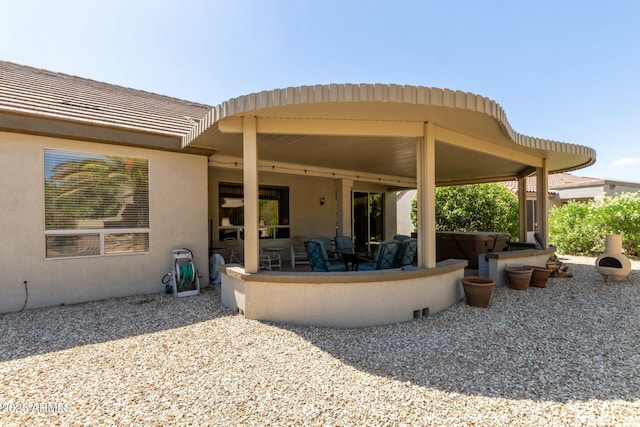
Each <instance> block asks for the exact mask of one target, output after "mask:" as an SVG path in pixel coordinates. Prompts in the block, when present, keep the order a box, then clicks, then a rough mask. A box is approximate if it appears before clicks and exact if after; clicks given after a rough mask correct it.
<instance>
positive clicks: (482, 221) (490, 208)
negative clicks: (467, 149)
mask: <svg viewBox="0 0 640 427" xmlns="http://www.w3.org/2000/svg"><path fill="white" fill-rule="evenodd" d="M435 209H436V230H437V231H493V232H501V233H509V234H510V235H511V237H513V238H517V237H518V236H519V231H518V199H517V197H516V196H515V194H513V193H512V192H511V191H509V189H507V187H505V186H504V185H502V184H473V185H460V186H450V187H438V188H436V200H435ZM417 212H418V200H417V197H416V198H414V199H413V202H412V208H411V220H412V222H413V226H414V228H416V229H417V224H418V220H417V216H418V215H417Z"/></svg>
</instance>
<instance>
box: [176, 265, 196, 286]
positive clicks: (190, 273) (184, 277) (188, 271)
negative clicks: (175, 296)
mask: <svg viewBox="0 0 640 427" xmlns="http://www.w3.org/2000/svg"><path fill="white" fill-rule="evenodd" d="M176 264H177V262H176ZM176 267H178V266H177V265H176ZM195 273H196V269H195V268H194V266H193V263H192V262H188V263H186V264H183V265H181V266H179V267H178V268H176V275H177V276H178V277H176V282H178V281H179V282H180V284H179V285H178V289H182V286H184V284H185V283H191V282H193V280H194V279H195V278H196V274H195Z"/></svg>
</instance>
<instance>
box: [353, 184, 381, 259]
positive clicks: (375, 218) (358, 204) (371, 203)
mask: <svg viewBox="0 0 640 427" xmlns="http://www.w3.org/2000/svg"><path fill="white" fill-rule="evenodd" d="M351 207H352V218H353V236H354V240H355V246H356V249H358V250H366V251H370V250H372V249H375V248H372V247H371V246H372V245H373V246H377V244H378V243H380V242H381V241H382V238H383V236H384V229H383V227H384V194H383V193H368V192H358V191H354V192H353V200H352V204H351Z"/></svg>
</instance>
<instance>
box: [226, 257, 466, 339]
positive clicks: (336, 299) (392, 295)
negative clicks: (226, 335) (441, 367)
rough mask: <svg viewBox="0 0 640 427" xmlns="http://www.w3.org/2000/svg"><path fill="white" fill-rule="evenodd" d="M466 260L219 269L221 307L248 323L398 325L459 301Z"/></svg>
mask: <svg viewBox="0 0 640 427" xmlns="http://www.w3.org/2000/svg"><path fill="white" fill-rule="evenodd" d="M466 265H467V263H466V261H460V260H447V261H444V262H442V263H439V264H438V267H437V268H433V269H414V270H411V271H402V270H400V269H393V270H380V271H366V272H335V273H303V274H296V275H286V274H280V273H261V274H254V275H252V274H246V273H245V271H244V269H243V268H241V267H239V266H228V267H224V268H221V271H222V285H221V291H222V292H221V293H222V295H221V299H222V303H223V304H224V305H225V306H226V307H228V308H230V309H231V310H233V311H237V312H240V313H242V314H244V316H245V317H246V318H248V319H258V320H268V321H273V322H278V323H287V324H295V325H313V326H328V327H345V328H354V327H362V326H371V325H385V324H392V323H396V322H404V321H407V320H411V319H413V318H414V316H415V314H416V312H418V314H419V316H422V315H428V314H435V313H438V312H440V311H442V310H444V309H446V308H448V307H450V306H451V305H453V304H455V303H456V302H457V301H459V300H460V299H461V298H462V297H463V296H464V293H463V291H462V286H461V284H460V279H461V278H462V277H463V275H464V268H465V266H466Z"/></svg>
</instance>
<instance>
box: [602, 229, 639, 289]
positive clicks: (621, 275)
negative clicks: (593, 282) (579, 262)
mask: <svg viewBox="0 0 640 427" xmlns="http://www.w3.org/2000/svg"><path fill="white" fill-rule="evenodd" d="M596 269H597V270H598V271H599V272H600V274H602V276H604V278H605V280H609V279H611V280H624V279H626V277H627V276H628V275H629V273H630V272H631V261H629V258H627V257H626V256H624V255H622V235H621V234H607V236H606V238H605V241H604V253H603V254H602V255H600V256H599V257H598V258H597V259H596Z"/></svg>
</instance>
